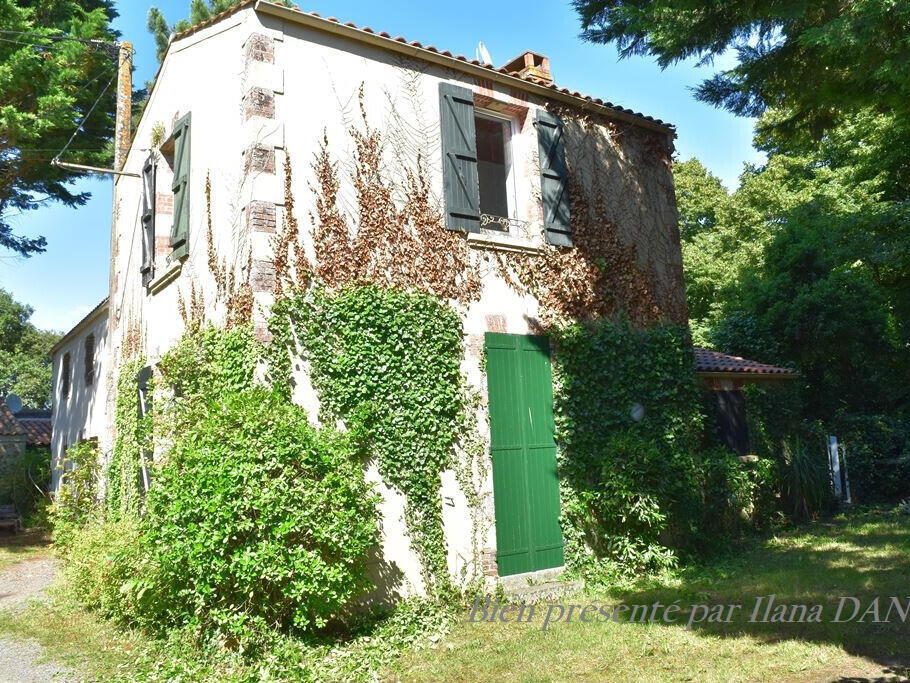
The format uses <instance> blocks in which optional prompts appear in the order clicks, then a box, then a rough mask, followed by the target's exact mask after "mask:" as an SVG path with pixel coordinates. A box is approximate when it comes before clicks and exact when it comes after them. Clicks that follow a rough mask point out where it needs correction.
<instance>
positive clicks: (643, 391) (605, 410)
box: [554, 320, 703, 570]
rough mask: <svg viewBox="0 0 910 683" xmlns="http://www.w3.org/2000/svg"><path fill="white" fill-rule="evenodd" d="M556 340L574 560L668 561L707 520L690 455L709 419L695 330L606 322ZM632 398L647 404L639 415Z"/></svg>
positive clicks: (633, 565)
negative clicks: (692, 337) (698, 374)
mask: <svg viewBox="0 0 910 683" xmlns="http://www.w3.org/2000/svg"><path fill="white" fill-rule="evenodd" d="M555 341H556V344H555V350H556V353H555V366H554V370H555V372H554V375H555V387H554V389H555V391H554V394H555V396H554V399H555V402H554V410H555V417H556V439H557V443H558V444H559V468H560V477H561V480H562V501H563V527H564V537H565V539H566V550H567V560H568V561H569V563H570V564H573V565H576V566H577V565H579V564H584V563H589V562H591V561H596V560H597V559H598V558H600V559H603V558H607V559H611V560H613V561H616V562H619V563H620V564H622V565H624V566H626V567H627V568H628V569H629V570H635V569H639V568H643V567H652V568H658V567H662V566H666V565H668V564H670V563H671V562H673V558H674V556H675V554H674V552H672V551H674V550H678V549H683V548H686V547H687V546H689V545H691V542H692V539H693V535H694V532H695V530H696V529H697V528H698V524H699V521H700V506H699V504H698V499H697V493H696V492H697V489H698V487H697V474H698V468H697V460H696V459H695V458H694V457H693V455H692V454H693V453H695V452H696V446H697V444H698V443H699V439H700V434H701V429H702V420H703V418H702V414H701V412H700V404H699V400H698V390H697V387H696V383H695V374H694V371H693V369H692V347H691V345H690V342H689V338H688V332H687V331H686V330H685V328H682V327H670V326H655V327H652V328H649V329H647V330H641V329H637V328H635V327H633V326H632V325H631V324H629V323H628V322H626V321H619V322H613V321H607V320H602V321H597V322H594V323H591V324H588V325H571V326H569V327H567V328H564V329H563V330H560V331H559V332H558V333H557V335H556V339H555ZM635 404H640V405H641V406H643V407H644V417H643V418H642V419H641V420H640V421H639V422H636V421H634V420H633V418H632V417H631V414H630V411H631V408H632V407H633V406H634V405H635ZM592 552H593V555H592Z"/></svg>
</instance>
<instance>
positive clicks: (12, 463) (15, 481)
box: [0, 447, 51, 520]
mask: <svg viewBox="0 0 910 683" xmlns="http://www.w3.org/2000/svg"><path fill="white" fill-rule="evenodd" d="M50 472H51V452H50V450H49V449H47V448H33V447H28V448H26V449H25V450H24V451H23V452H22V453H20V454H18V455H7V456H5V457H3V458H0V505H9V504H12V505H15V506H16V511H17V512H18V513H19V515H20V516H21V517H22V518H23V519H26V520H27V519H28V518H29V517H30V516H31V515H33V514H34V513H35V512H36V511H37V510H38V508H39V506H40V505H41V503H42V501H44V500H46V497H47V490H48V486H49V485H50Z"/></svg>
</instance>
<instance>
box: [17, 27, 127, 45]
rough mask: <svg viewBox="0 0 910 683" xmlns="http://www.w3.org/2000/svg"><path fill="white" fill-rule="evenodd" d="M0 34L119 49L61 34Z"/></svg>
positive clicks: (104, 42) (94, 39) (19, 32)
mask: <svg viewBox="0 0 910 683" xmlns="http://www.w3.org/2000/svg"><path fill="white" fill-rule="evenodd" d="M0 33H3V34H6V35H11V36H23V37H26V38H40V39H41V40H57V41H61V40H68V41H71V42H74V43H82V44H84V45H91V46H93V47H104V48H111V47H118V44H117V43H116V42H112V43H111V42H108V41H106V40H99V39H97V38H75V37H73V36H68V35H65V34H64V35H61V34H56V35H45V34H42V33H29V32H28V31H9V30H0Z"/></svg>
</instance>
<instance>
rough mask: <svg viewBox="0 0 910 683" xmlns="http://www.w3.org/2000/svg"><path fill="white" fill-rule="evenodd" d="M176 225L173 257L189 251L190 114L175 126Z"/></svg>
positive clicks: (174, 185) (183, 254)
mask: <svg viewBox="0 0 910 683" xmlns="http://www.w3.org/2000/svg"><path fill="white" fill-rule="evenodd" d="M173 138H174V182H173V184H172V186H171V189H172V190H173V192H174V225H173V227H171V258H172V259H178V258H183V257H184V256H186V255H187V253H188V245H187V240H188V238H189V225H190V183H189V180H190V114H187V115H185V116H184V117H182V118H181V119H180V120H179V121H177V123H176V125H175V126H174V133H173Z"/></svg>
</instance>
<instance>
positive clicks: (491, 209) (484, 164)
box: [474, 116, 509, 227]
mask: <svg viewBox="0 0 910 683" xmlns="http://www.w3.org/2000/svg"><path fill="white" fill-rule="evenodd" d="M507 125H508V124H507V123H506V122H505V121H497V120H495V119H488V118H486V117H482V116H475V117H474V127H475V129H476V131H477V175H478V177H479V181H480V211H481V213H489V214H493V215H494V216H508V215H509V200H508V192H507V190H506V187H507V181H508V177H509V169H508V166H507V164H506V159H507V155H506V141H507V139H508V134H507V131H506V126H507ZM489 227H492V226H489Z"/></svg>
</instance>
